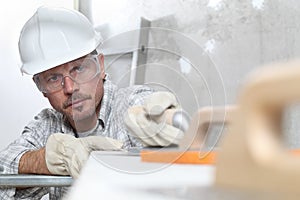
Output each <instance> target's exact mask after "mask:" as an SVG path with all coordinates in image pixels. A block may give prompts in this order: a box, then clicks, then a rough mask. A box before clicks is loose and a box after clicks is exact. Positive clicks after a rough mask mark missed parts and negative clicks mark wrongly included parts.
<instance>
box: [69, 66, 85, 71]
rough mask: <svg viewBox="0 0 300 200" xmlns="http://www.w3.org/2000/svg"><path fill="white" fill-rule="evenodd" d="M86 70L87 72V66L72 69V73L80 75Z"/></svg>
mask: <svg viewBox="0 0 300 200" xmlns="http://www.w3.org/2000/svg"><path fill="white" fill-rule="evenodd" d="M84 70H85V66H83V65H79V66H76V67H74V68H73V69H72V71H74V72H79V73H80V72H83V71H84Z"/></svg>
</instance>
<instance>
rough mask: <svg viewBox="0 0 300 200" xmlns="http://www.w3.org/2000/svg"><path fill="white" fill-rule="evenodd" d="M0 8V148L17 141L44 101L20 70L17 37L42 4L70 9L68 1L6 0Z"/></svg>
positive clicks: (70, 4) (71, 5) (45, 100)
mask: <svg viewBox="0 0 300 200" xmlns="http://www.w3.org/2000/svg"><path fill="white" fill-rule="evenodd" d="M1 3H2V4H1V6H0V18H1V20H0V61H1V64H0V69H1V72H0V91H1V98H0V110H1V111H0V130H1V132H0V138H1V139H0V149H3V148H4V147H5V146H7V145H8V144H9V143H10V142H11V141H13V140H14V139H15V138H17V137H18V136H19V135H20V134H21V132H22V130H23V127H24V126H25V125H26V124H27V123H28V122H29V121H30V120H31V119H33V116H34V115H36V114H37V113H38V112H39V111H40V110H41V109H42V108H43V107H46V106H47V107H48V106H49V104H48V102H47V99H46V98H44V97H43V96H42V95H41V94H40V93H39V92H38V90H37V89H36V88H35V85H34V83H33V81H32V80H31V77H30V76H27V75H24V76H22V75H21V73H20V70H19V66H20V59H19V54H18V38H19V33H20V31H21V28H22V26H23V24H24V23H25V22H26V21H27V20H28V19H29V17H30V16H31V15H32V14H33V13H34V12H35V10H36V9H37V7H39V6H41V5H53V6H63V7H69V8H72V7H73V1H70V0H65V1H61V0H48V1H47V0H35V1H34V0H26V1H19V0H9V1H8V0H7V1H5V3H3V1H2V2H1Z"/></svg>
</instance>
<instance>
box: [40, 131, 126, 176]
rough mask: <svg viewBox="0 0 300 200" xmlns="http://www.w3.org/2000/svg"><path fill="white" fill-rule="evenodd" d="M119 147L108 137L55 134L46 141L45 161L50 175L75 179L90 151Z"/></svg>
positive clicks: (117, 148) (119, 146) (116, 148)
mask: <svg viewBox="0 0 300 200" xmlns="http://www.w3.org/2000/svg"><path fill="white" fill-rule="evenodd" d="M121 147H122V143H121V142H119V141H117V140H114V139H112V138H108V137H102V136H88V137H84V138H75V137H74V136H72V135H67V134H61V133H56V134H52V135H50V137H49V138H48V140H47V143H46V152H45V159H46V164H47V167H48V170H49V171H50V172H51V173H52V174H58V175H71V176H72V177H73V178H77V177H78V175H79V172H80V170H81V168H82V167H83V165H84V163H85V162H86V161H87V159H88V157H89V154H90V152H91V151H94V150H119V149H121Z"/></svg>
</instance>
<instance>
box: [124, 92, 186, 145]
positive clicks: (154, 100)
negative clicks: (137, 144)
mask: <svg viewBox="0 0 300 200" xmlns="http://www.w3.org/2000/svg"><path fill="white" fill-rule="evenodd" d="M178 110H180V106H179V104H178V102H177V100H176V98H175V96H174V95H173V94H172V93H170V92H155V93H153V94H151V95H149V96H148V97H147V98H146V99H145V103H144V105H143V106H132V107H130V108H129V109H128V110H127V113H126V114H125V116H124V122H125V125H126V127H127V128H128V130H129V131H130V132H131V133H132V134H133V135H134V136H135V137H137V138H139V139H140V140H141V141H142V142H143V143H144V145H145V146H169V145H171V144H178V143H179V140H180V139H181V138H182V137H183V132H182V131H181V130H180V129H178V128H176V127H174V126H172V117H173V114H174V113H175V112H176V111H178Z"/></svg>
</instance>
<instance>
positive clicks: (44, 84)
mask: <svg viewBox="0 0 300 200" xmlns="http://www.w3.org/2000/svg"><path fill="white" fill-rule="evenodd" d="M67 67H68V72H69V73H68V74H67V75H63V74H61V73H59V72H56V70H55V69H50V70H48V71H45V72H43V73H41V74H38V75H35V76H34V81H35V83H36V85H37V87H38V88H39V90H40V91H42V92H44V93H51V92H56V91H58V90H60V89H62V88H63V81H64V77H66V76H68V77H70V78H71V79H72V80H73V81H74V82H76V83H78V84H82V83H86V82H88V81H90V80H92V79H93V78H95V77H96V76H97V75H98V74H99V72H100V66H99V63H98V60H97V57H96V56H95V57H94V56H88V57H85V58H84V59H81V60H76V61H74V62H72V63H71V64H70V65H68V66H67Z"/></svg>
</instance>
